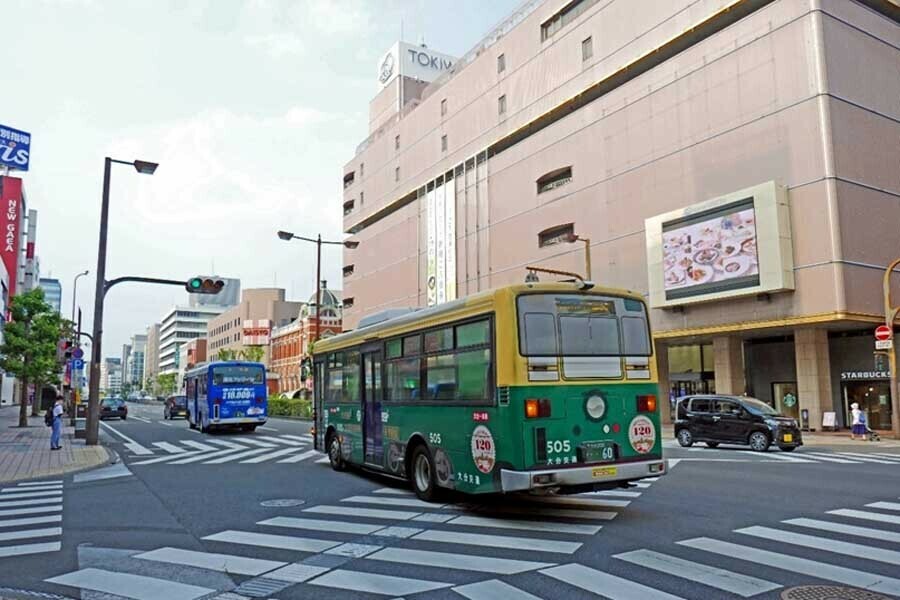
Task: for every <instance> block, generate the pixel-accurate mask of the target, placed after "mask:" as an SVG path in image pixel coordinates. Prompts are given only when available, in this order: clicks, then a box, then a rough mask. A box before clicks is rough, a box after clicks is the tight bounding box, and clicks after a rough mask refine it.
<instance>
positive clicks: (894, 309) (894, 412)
mask: <svg viewBox="0 0 900 600" xmlns="http://www.w3.org/2000/svg"><path fill="white" fill-rule="evenodd" d="M898 265H900V258H898V259H896V260H894V262H892V263H891V264H890V265H888V268H887V269H885V271H884V280H883V282H882V289H883V292H884V324H885V325H887V327H888V328H889V329H890V330H891V332H893V331H894V321H895V320H896V318H897V313H898V312H900V306H891V273H892V272H893V271H894V269H895V268H897V266H898ZM891 339H892V340H893V335H892V336H891ZM887 354H888V361H889V362H890V371H891V431H892V432H893V435H894V437H895V438H896V439H900V394H898V393H897V350H896V348H894V347H893V344H891V348H890V349H889V350H888V353H887Z"/></svg>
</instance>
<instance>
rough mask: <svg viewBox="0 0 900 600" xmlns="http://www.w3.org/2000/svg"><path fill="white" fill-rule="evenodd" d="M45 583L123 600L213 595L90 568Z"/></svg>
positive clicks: (190, 598) (172, 599)
mask: <svg viewBox="0 0 900 600" xmlns="http://www.w3.org/2000/svg"><path fill="white" fill-rule="evenodd" d="M45 581H47V582H48V583H55V584H57V585H65V586H68V587H72V588H78V589H82V590H93V591H95V592H103V593H106V594H113V595H115V596H121V597H124V598H132V599H134V600H158V599H159V598H165V599H166V600H195V599H196V598H200V597H201V596H206V595H208V594H212V593H213V592H215V591H216V590H213V589H210V588H205V587H200V586H197V585H190V584H187V583H178V582H175V581H169V580H168V579H157V578H156V577H145V576H143V575H131V574H129V573H116V572H114V571H105V570H103V569H93V568H91V569H81V570H80V571H73V572H72V573H66V574H65V575H60V576H59V577H53V578H52V579H45Z"/></svg>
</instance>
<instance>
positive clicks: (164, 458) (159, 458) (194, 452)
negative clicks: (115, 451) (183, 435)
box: [131, 450, 206, 465]
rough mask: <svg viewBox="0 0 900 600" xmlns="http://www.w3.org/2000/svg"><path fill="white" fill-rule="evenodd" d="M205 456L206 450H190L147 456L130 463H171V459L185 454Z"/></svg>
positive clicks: (176, 458)
mask: <svg viewBox="0 0 900 600" xmlns="http://www.w3.org/2000/svg"><path fill="white" fill-rule="evenodd" d="M201 454H202V455H204V456H206V452H204V451H202V450H192V451H190V452H184V453H182V454H169V455H167V456H157V457H156V458H148V459H147V460H141V461H138V462H133V463H131V464H132V465H153V464H157V463H171V462H172V461H175V460H179V459H182V458H184V457H185V456H198V455H201Z"/></svg>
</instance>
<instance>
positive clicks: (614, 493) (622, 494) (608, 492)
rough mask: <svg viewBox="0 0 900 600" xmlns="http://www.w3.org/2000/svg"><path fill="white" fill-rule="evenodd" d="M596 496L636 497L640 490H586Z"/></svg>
mask: <svg viewBox="0 0 900 600" xmlns="http://www.w3.org/2000/svg"><path fill="white" fill-rule="evenodd" d="M587 493H588V494H594V495H596V496H617V497H619V498H637V497H639V496H640V495H641V492H626V491H622V490H603V491H602V492H587Z"/></svg>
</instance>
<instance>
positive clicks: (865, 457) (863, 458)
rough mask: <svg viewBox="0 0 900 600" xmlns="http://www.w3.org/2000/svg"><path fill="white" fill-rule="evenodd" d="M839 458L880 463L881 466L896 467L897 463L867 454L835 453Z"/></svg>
mask: <svg viewBox="0 0 900 600" xmlns="http://www.w3.org/2000/svg"><path fill="white" fill-rule="evenodd" d="M835 454H837V455H838V456H845V457H847V458H850V459H853V460H857V461H861V462H869V463H878V464H880V465H895V464H897V463H896V462H894V461H892V460H887V459H884V458H872V457H871V456H869V455H867V454H862V453H859V452H835Z"/></svg>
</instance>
